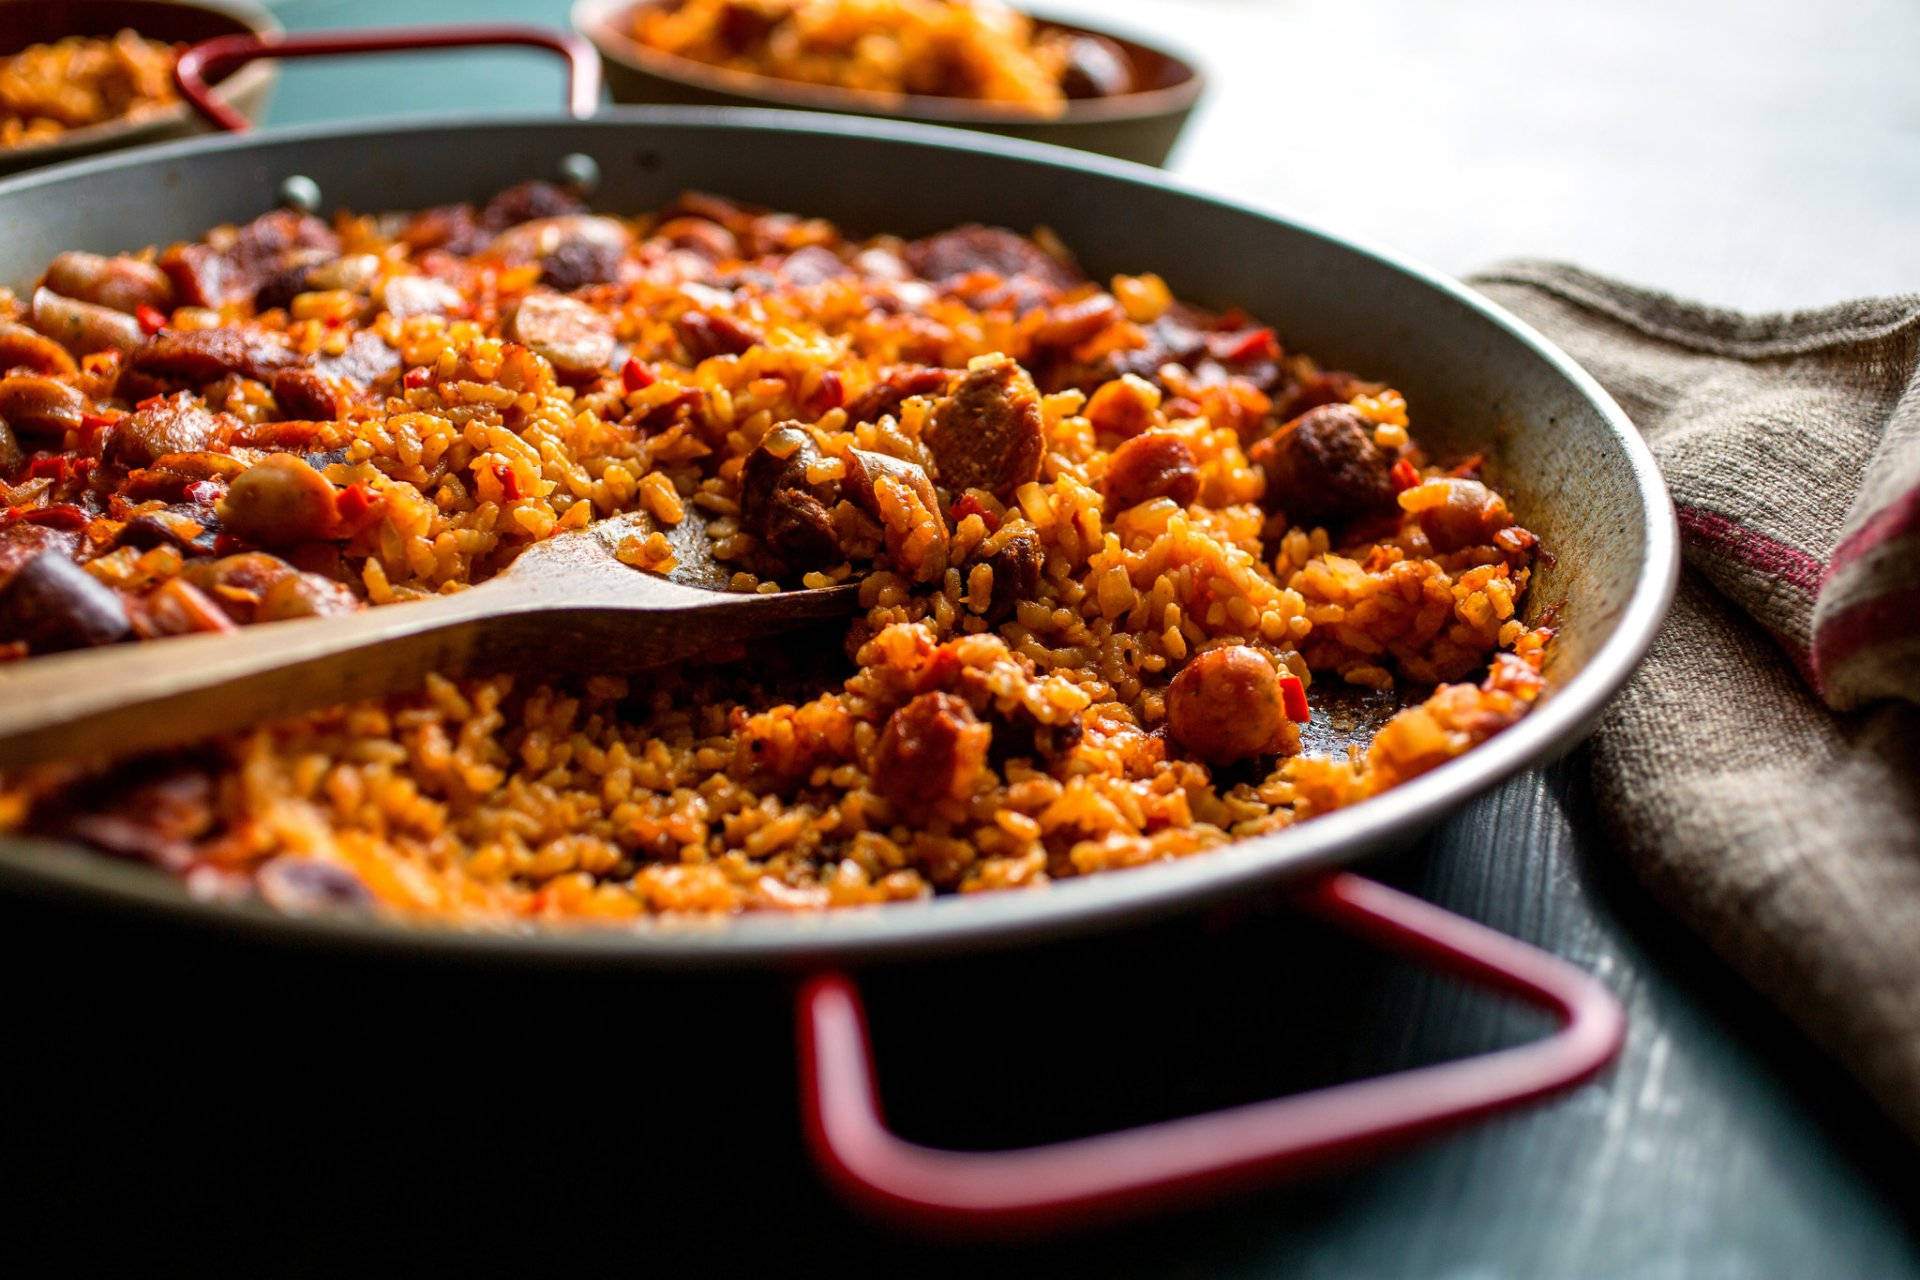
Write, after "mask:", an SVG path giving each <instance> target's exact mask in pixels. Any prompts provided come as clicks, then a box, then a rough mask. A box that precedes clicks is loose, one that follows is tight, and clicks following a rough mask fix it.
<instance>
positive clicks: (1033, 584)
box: [987, 533, 1047, 622]
mask: <svg viewBox="0 0 1920 1280" xmlns="http://www.w3.org/2000/svg"><path fill="white" fill-rule="evenodd" d="M1046 562H1047V557H1046V553H1044V552H1043V551H1041V550H1040V540H1039V539H1038V538H1035V537H1034V536H1033V535H1032V534H1026V533H1022V534H1016V535H1014V536H1013V537H1011V538H1008V539H1007V541H1006V543H1005V544H1004V545H1003V546H1001V548H1000V549H999V550H998V551H996V552H994V553H993V554H992V555H990V556H988V557H987V567H988V568H990V569H992V570H993V592H992V594H991V595H990V596H989V597H988V600H987V621H989V622H1005V621H1006V620H1007V619H1008V618H1011V617H1012V616H1013V614H1014V610H1016V609H1018V608H1019V607H1020V602H1021V601H1022V600H1031V599H1033V598H1034V597H1035V596H1036V595H1037V594H1038V593H1039V591H1040V570H1041V569H1042V567H1044V566H1045V564H1046Z"/></svg>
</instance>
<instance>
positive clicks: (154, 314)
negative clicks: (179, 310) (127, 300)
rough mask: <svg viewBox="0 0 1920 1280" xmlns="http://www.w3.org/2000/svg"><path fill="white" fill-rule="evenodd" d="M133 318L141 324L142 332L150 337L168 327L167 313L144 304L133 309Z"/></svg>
mask: <svg viewBox="0 0 1920 1280" xmlns="http://www.w3.org/2000/svg"><path fill="white" fill-rule="evenodd" d="M133 318H134V319H135V320H138V321H139V322H140V331H141V332H142V333H144V334H146V335H147V336H148V337H152V336H153V335H154V334H156V333H158V332H160V331H161V330H162V329H164V328H166V327H167V313H166V312H164V311H162V310H161V309H160V308H158V307H150V306H148V305H147V304H146V303H144V302H143V303H141V304H140V305H139V306H137V307H135V308H134V309H133Z"/></svg>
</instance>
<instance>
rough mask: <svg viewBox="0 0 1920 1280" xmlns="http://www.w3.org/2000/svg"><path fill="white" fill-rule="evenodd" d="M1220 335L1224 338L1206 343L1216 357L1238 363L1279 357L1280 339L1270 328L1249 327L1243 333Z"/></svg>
mask: <svg viewBox="0 0 1920 1280" xmlns="http://www.w3.org/2000/svg"><path fill="white" fill-rule="evenodd" d="M1222 337H1223V338H1225V339H1226V340H1225V341H1222V342H1220V343H1218V344H1214V343H1209V344H1208V346H1209V347H1210V348H1211V352H1212V354H1213V356H1214V357H1215V358H1216V359H1220V360H1225V361H1228V362H1230V363H1235V364H1239V363H1244V362H1246V361H1249V360H1278V359H1279V358H1280V340H1279V339H1278V338H1276V337H1274V336H1273V330H1271V329H1249V330H1247V331H1246V332H1245V333H1235V334H1225V335H1222Z"/></svg>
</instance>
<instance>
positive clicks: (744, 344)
mask: <svg viewBox="0 0 1920 1280" xmlns="http://www.w3.org/2000/svg"><path fill="white" fill-rule="evenodd" d="M673 331H674V333H676V334H678V335H679V338H680V343H681V345H682V346H684V347H686V349H687V358H688V359H689V360H692V361H693V362H694V363H696V364H698V363H699V362H700V361H702V360H706V359H709V358H710V357H713V356H737V355H740V354H742V353H743V352H745V351H746V350H747V349H748V348H749V347H752V346H755V345H757V344H758V343H759V342H760V334H759V333H757V332H756V331H755V330H754V329H753V328H752V327H751V326H750V325H746V324H743V323H741V322H740V321H738V320H736V319H734V318H733V317H732V316H730V315H727V314H726V313H725V312H723V311H711V312H709V311H682V312H681V313H680V314H679V315H677V316H675V317H674V318H673Z"/></svg>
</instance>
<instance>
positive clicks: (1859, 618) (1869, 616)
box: [1813, 587, 1920, 671]
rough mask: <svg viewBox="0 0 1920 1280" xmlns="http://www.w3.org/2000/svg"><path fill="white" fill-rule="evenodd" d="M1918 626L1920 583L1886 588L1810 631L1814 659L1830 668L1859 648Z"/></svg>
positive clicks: (1905, 634)
mask: <svg viewBox="0 0 1920 1280" xmlns="http://www.w3.org/2000/svg"><path fill="white" fill-rule="evenodd" d="M1916 629H1920V587H1905V588H1903V589H1901V590H1899V591H1890V592H1888V593H1887V594H1886V595H1883V596H1877V597H1875V598H1874V599H1872V600H1862V601H1861V602H1860V603H1859V604H1857V605H1854V606H1853V607H1852V608H1851V609H1847V610H1845V611H1844V612H1841V613H1839V614H1837V615H1835V616H1834V617H1831V618H1828V619H1827V620H1826V621H1825V622H1823V623H1821V624H1820V629H1819V630H1818V631H1817V632H1815V633H1814V637H1813V656H1814V661H1815V663H1816V664H1818V666H1819V667H1820V668H1821V670H1823V671H1827V670H1831V669H1832V668H1833V667H1834V666H1836V665H1838V664H1839V663H1842V662H1845V661H1846V660H1847V659H1848V658H1850V657H1852V656H1853V655H1854V654H1856V653H1858V652H1860V650H1862V649H1866V648H1869V647H1871V646H1873V645H1876V644H1881V643H1884V642H1885V641H1888V640H1897V639H1899V638H1901V637H1903V636H1908V635H1911V634H1913V632H1914V631H1915V630H1916Z"/></svg>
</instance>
